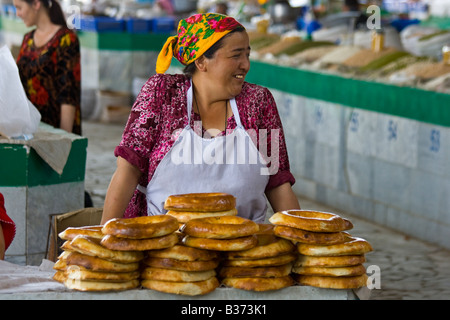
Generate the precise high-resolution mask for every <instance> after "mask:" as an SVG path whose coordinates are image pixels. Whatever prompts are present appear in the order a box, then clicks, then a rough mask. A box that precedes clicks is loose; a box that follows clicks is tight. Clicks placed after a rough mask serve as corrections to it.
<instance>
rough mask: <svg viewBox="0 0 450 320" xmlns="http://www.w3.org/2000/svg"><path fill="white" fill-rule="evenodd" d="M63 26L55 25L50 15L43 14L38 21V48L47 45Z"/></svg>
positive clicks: (36, 39)
mask: <svg viewBox="0 0 450 320" xmlns="http://www.w3.org/2000/svg"><path fill="white" fill-rule="evenodd" d="M60 27H61V26H59V25H56V24H54V23H53V22H52V21H51V20H50V17H49V16H48V14H46V13H45V12H41V13H40V14H39V16H38V19H37V21H36V31H35V32H34V43H35V45H36V46H37V47H41V46H43V45H45V44H46V43H47V42H48V41H50V39H51V38H52V37H53V36H54V35H55V33H56V32H57V31H58V30H59V28H60Z"/></svg>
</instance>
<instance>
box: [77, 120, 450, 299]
mask: <svg viewBox="0 0 450 320" xmlns="http://www.w3.org/2000/svg"><path fill="white" fill-rule="evenodd" d="M83 125H84V128H83V130H84V135H85V136H86V137H87V138H88V155H87V163H86V179H85V187H86V190H87V191H88V192H89V193H90V194H91V196H92V199H93V202H94V206H97V207H102V206H103V201H104V197H105V194H106V190H107V187H108V184H109V181H110V178H111V175H112V173H113V172H114V169H115V166H116V158H115V157H114V154H113V152H114V148H115V146H116V145H117V144H118V143H119V141H120V138H121V134H122V130H123V124H104V123H98V122H87V121H86V122H84V123H83ZM300 203H301V205H302V208H304V209H317V210H323V211H331V212H335V213H338V214H340V215H342V216H343V217H346V218H348V219H350V220H351V221H352V222H353V224H354V228H353V229H352V230H350V231H349V232H350V234H352V235H353V236H357V237H361V238H364V239H366V240H367V241H369V242H370V243H371V245H372V246H373V248H374V251H373V252H370V253H368V254H367V255H366V259H367V262H366V263H365V265H366V267H368V266H371V265H373V266H377V267H379V270H380V275H381V278H380V284H381V288H380V289H373V290H372V293H371V299H372V300H400V299H419V300H425V299H433V300H448V299H450V251H448V250H445V249H442V248H439V247H437V246H435V245H431V244H428V243H426V242H423V241H420V240H418V239H415V238H412V237H409V236H406V235H404V234H402V233H399V232H396V231H394V230H391V229H389V228H387V227H384V226H380V225H377V224H374V223H371V222H369V221H366V220H363V219H360V218H358V217H355V216H350V215H348V214H347V213H346V212H341V211H340V210H338V209H334V208H330V207H328V206H324V205H322V204H320V203H317V202H315V201H312V200H309V199H305V198H300Z"/></svg>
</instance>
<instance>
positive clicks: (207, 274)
mask: <svg viewBox="0 0 450 320" xmlns="http://www.w3.org/2000/svg"><path fill="white" fill-rule="evenodd" d="M214 276H216V271H215V270H214V269H210V270H204V271H184V270H176V269H167V268H155V267H146V268H144V269H143V270H142V273H141V278H142V279H147V280H160V281H182V282H196V281H203V280H207V279H209V278H211V277H214Z"/></svg>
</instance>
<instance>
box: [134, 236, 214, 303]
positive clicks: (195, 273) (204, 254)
mask: <svg viewBox="0 0 450 320" xmlns="http://www.w3.org/2000/svg"><path fill="white" fill-rule="evenodd" d="M218 265H219V256H218V254H217V253H216V252H215V251H210V250H203V249H197V248H191V247H187V246H185V245H183V244H181V243H179V244H177V245H175V246H173V247H170V248H167V249H162V250H151V251H148V252H147V257H146V258H145V259H144V260H143V270H142V274H141V277H142V282H141V285H142V287H144V288H147V289H153V290H156V291H160V292H166V293H174V294H182V295H189V296H195V295H204V294H207V293H209V292H211V291H213V290H214V289H216V288H217V287H218V286H219V281H218V280H217V277H216V268H217V266H218Z"/></svg>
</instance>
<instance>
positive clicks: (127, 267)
mask: <svg viewBox="0 0 450 320" xmlns="http://www.w3.org/2000/svg"><path fill="white" fill-rule="evenodd" d="M70 265H76V266H81V267H84V268H86V269H87V270H92V271H103V272H132V271H136V270H138V269H139V263H138V262H134V263H119V262H114V261H109V260H105V259H101V258H97V257H93V256H89V255H84V254H81V253H78V252H69V253H68V254H67V255H65V256H64V258H62V259H61V258H60V259H59V260H58V261H57V262H56V263H55V265H54V269H56V270H65V268H66V266H70Z"/></svg>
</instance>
